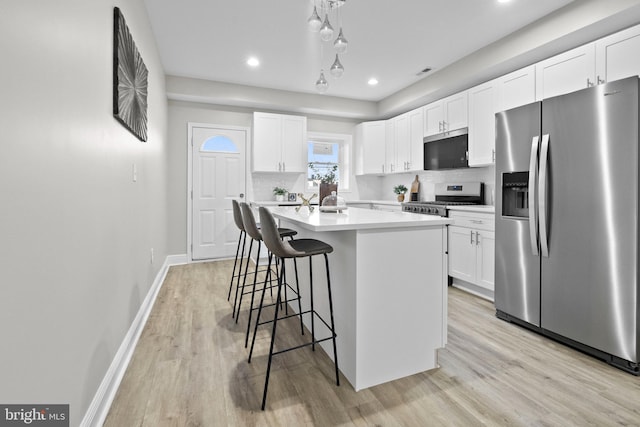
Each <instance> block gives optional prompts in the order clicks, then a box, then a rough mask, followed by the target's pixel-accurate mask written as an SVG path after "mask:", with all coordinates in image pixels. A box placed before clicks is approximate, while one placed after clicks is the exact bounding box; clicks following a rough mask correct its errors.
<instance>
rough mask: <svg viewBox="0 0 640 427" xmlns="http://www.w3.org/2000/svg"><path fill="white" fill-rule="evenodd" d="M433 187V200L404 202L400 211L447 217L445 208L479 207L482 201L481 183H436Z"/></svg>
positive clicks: (482, 190) (482, 186)
mask: <svg viewBox="0 0 640 427" xmlns="http://www.w3.org/2000/svg"><path fill="white" fill-rule="evenodd" d="M435 187H436V188H435V200H432V201H422V202H421V201H418V202H405V203H403V204H402V210H403V211H404V212H412V213H419V214H424V215H438V216H447V206H460V205H481V204H482V202H483V200H484V184H483V183H482V182H464V183H458V184H452V183H437V184H436V185H435Z"/></svg>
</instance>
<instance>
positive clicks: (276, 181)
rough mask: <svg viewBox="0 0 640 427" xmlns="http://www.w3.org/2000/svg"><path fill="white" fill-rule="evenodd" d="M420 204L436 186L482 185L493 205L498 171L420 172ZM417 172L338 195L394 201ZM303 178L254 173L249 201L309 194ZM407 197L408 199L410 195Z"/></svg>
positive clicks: (372, 179) (356, 183) (356, 184)
mask: <svg viewBox="0 0 640 427" xmlns="http://www.w3.org/2000/svg"><path fill="white" fill-rule="evenodd" d="M417 175H418V180H419V181H420V200H433V199H434V198H435V194H434V192H435V184H436V183H438V182H455V183H459V182H470V181H480V182H483V183H484V184H485V186H484V199H485V204H487V205H493V204H494V194H495V191H494V190H495V167H494V166H488V167H482V168H467V169H453V170H446V171H419V172H417ZM415 176H416V172H413V173H398V174H390V175H384V176H375V175H364V176H357V177H355V179H353V178H352V181H351V182H352V185H351V188H350V189H349V191H340V188H338V192H339V193H340V194H341V196H343V197H344V198H345V199H347V200H395V199H396V195H395V194H394V193H393V187H395V186H396V185H399V184H404V185H405V186H406V187H407V188H409V189H411V183H412V182H413V180H414V179H415ZM305 178H306V177H305V175H304V174H287V173H252V174H251V176H250V182H249V186H248V188H249V189H250V190H249V194H248V197H249V200H274V199H275V196H274V194H273V188H274V187H284V188H286V189H287V190H289V192H292V193H294V192H295V193H304V194H310V193H311V191H310V190H307V189H306V179H305ZM407 197H408V195H407Z"/></svg>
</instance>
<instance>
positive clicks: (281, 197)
mask: <svg viewBox="0 0 640 427" xmlns="http://www.w3.org/2000/svg"><path fill="white" fill-rule="evenodd" d="M276 202H284V194H276Z"/></svg>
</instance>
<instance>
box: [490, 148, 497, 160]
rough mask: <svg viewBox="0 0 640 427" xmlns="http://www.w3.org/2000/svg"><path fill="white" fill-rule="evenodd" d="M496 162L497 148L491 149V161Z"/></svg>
mask: <svg viewBox="0 0 640 427" xmlns="http://www.w3.org/2000/svg"><path fill="white" fill-rule="evenodd" d="M495 162H496V150H495V149H493V150H491V163H495Z"/></svg>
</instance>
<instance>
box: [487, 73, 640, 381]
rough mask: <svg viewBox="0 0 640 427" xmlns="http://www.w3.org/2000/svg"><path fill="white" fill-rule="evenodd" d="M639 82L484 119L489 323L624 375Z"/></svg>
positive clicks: (633, 331)
mask: <svg viewBox="0 0 640 427" xmlns="http://www.w3.org/2000/svg"><path fill="white" fill-rule="evenodd" d="M639 86H640V83H639V80H638V78H636V77H634V78H628V79H624V80H619V81H615V82H611V83H607V84H603V85H599V86H595V87H591V88H588V89H584V90H581V91H578V92H573V93H570V94H567V95H563V96H558V97H555V98H549V99H545V100H543V101H542V102H537V103H534V104H529V105H525V106H522V107H518V108H515V109H512V110H508V111H505V112H501V113H498V114H497V115H496V189H497V193H498V196H497V197H496V232H495V233H496V277H495V306H496V310H497V316H498V317H499V318H502V319H504V320H508V321H512V322H515V323H518V324H520V325H523V326H526V327H529V328H531V329H534V330H536V331H537V332H540V333H542V334H545V335H547V336H550V337H552V338H554V339H557V340H559V341H562V342H564V343H567V344H569V345H572V346H574V347H577V348H578V349H580V350H582V351H584V352H587V353H590V354H592V355H594V356H597V357H599V358H601V359H603V360H606V361H607V362H609V363H611V364H613V365H616V366H618V367H620V368H622V369H625V370H627V371H629V372H632V373H635V374H638V373H639V365H638V342H639V337H638V330H639V324H640V319H639V318H638V298H639V294H638V283H639V282H638V281H639V277H638V274H639V270H638V242H639V236H638V234H639V233H640V227H639V224H638V202H639V197H638V191H639V185H638V164H639V161H638V153H639V150H638V141H639V127H638V121H639V111H638V109H639V107H638V105H639V102H640V98H639Z"/></svg>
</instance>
